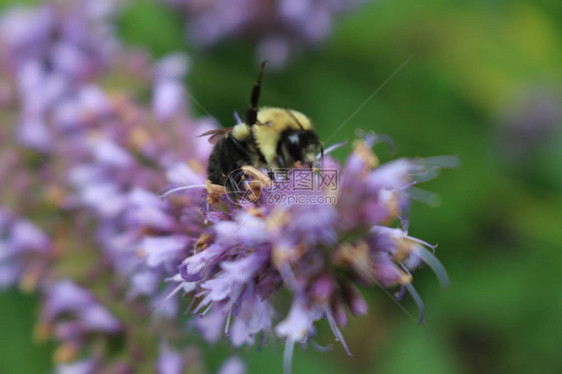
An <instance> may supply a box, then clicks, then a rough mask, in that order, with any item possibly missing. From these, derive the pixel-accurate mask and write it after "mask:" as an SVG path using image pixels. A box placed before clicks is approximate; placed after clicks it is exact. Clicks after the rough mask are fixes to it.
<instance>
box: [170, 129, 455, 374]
mask: <svg viewBox="0 0 562 374" xmlns="http://www.w3.org/2000/svg"><path fill="white" fill-rule="evenodd" d="M375 140H376V137H375V136H374V135H368V136H367V137H366V138H365V139H364V140H358V141H357V142H356V143H355V145H354V151H353V153H352V154H351V156H350V157H349V158H348V159H347V161H346V162H345V164H344V166H343V167H341V166H340V165H338V164H337V163H336V162H335V161H334V160H332V159H330V158H326V159H325V160H323V161H322V162H321V169H320V171H322V170H323V169H324V168H329V169H330V170H336V171H337V172H338V173H337V174H336V175H337V178H339V181H338V183H339V185H338V186H337V188H335V189H334V188H332V187H325V188H319V189H317V190H315V191H307V192H302V191H297V190H294V189H289V190H287V189H285V187H282V185H283V184H285V183H287V182H289V183H290V182H292V181H293V180H294V178H296V176H295V175H294V174H295V173H296V172H297V171H298V169H294V170H293V171H292V172H289V174H288V175H287V176H285V177H286V178H287V179H285V180H284V181H283V183H281V184H277V183H273V182H272V181H268V178H267V177H266V176H265V174H264V175H262V176H261V177H258V178H257V179H258V180H260V181H261V183H266V184H265V185H262V188H261V189H260V193H259V197H258V198H257V199H256V200H255V201H254V202H253V203H250V204H238V203H237V202H235V201H232V200H231V199H229V197H228V196H227V195H225V194H223V193H221V192H217V191H220V188H218V186H212V185H208V186H207V200H208V203H209V205H208V208H207V209H205V210H204V211H203V214H204V216H205V219H206V221H207V222H209V223H210V225H211V230H207V231H205V232H204V233H203V234H201V236H200V238H199V240H198V241H197V243H196V244H195V246H194V247H193V253H192V254H191V255H190V256H188V257H186V258H185V259H184V260H183V261H182V263H181V265H180V266H179V272H178V274H176V276H174V277H173V278H171V279H170V280H171V281H174V282H177V284H178V287H177V288H176V291H177V292H179V291H183V292H184V293H191V294H192V295H193V296H192V301H191V305H190V308H192V309H193V310H192V311H193V313H197V314H199V315H200V318H198V319H195V320H192V324H193V325H194V326H195V327H196V328H197V329H198V331H200V333H201V334H202V336H203V337H204V338H205V339H207V340H208V341H210V342H216V341H218V340H219V339H220V338H221V337H222V336H223V335H227V336H229V339H230V341H231V342H232V344H233V345H234V346H240V345H243V344H254V343H255V341H256V338H259V337H261V339H265V334H267V333H270V332H273V333H274V334H275V335H277V336H278V337H279V338H282V339H284V340H285V342H286V343H285V344H286V352H285V370H286V371H287V372H288V371H289V370H290V361H291V356H292V350H293V347H294V345H295V343H306V342H307V341H309V340H311V339H313V337H314V335H315V331H316V329H315V322H316V321H319V320H321V319H326V320H327V321H328V324H329V325H330V327H331V329H332V331H333V333H334V335H335V337H336V339H337V340H339V341H340V342H341V343H342V345H343V346H344V349H345V350H346V351H347V352H348V353H350V352H349V349H348V347H347V344H346V342H345V339H344V337H343V334H342V333H341V331H340V327H341V326H344V325H346V324H347V321H348V311H349V312H351V314H353V315H364V314H365V313H367V304H366V302H365V300H364V299H363V298H362V296H361V294H360V292H359V289H358V287H369V286H373V285H378V286H381V287H384V288H393V287H398V288H399V291H402V293H403V292H406V291H408V292H409V293H410V294H411V295H412V297H413V298H414V300H415V301H416V303H417V304H418V306H419V308H420V320H422V319H423V303H422V301H421V298H420V297H419V295H418V294H417V292H416V290H415V289H414V287H413V286H412V274H411V271H412V270H414V269H415V268H416V267H418V266H419V265H420V263H422V262H424V263H426V264H427V265H429V267H431V268H432V269H433V270H434V271H435V273H436V274H437V276H438V278H439V280H440V281H441V283H442V284H443V285H447V283H448V278H447V275H446V272H445V270H444V269H443V267H442V265H441V264H440V262H439V261H438V260H437V259H436V258H435V257H434V256H433V253H432V251H433V250H434V249H435V246H432V245H430V244H428V243H425V242H423V241H421V240H419V239H416V238H414V237H411V236H409V235H408V234H407V232H406V231H405V229H403V228H394V227H393V226H392V225H393V224H394V223H395V222H398V223H404V222H405V221H406V217H405V214H406V213H407V208H408V201H409V199H410V195H411V193H412V191H414V190H412V188H414V187H413V186H414V185H415V184H418V183H419V182H422V181H425V180H428V179H431V178H432V177H434V176H436V175H437V173H438V170H439V169H440V168H441V167H448V166H452V165H451V162H454V160H453V159H451V158H447V157H437V158H431V159H425V160H397V161H393V162H390V163H387V164H384V165H380V166H379V165H378V159H377V157H376V156H375V154H374V153H373V152H372V150H371V148H372V145H373V143H374V142H375ZM254 181H256V180H254ZM264 181H265V182H264ZM281 191H282V192H283V193H285V194H292V195H301V196H303V195H304V196H306V197H308V199H307V201H309V202H306V203H303V204H289V203H282V202H281V203H280V202H279V201H276V200H272V199H271V197H272V196H277V195H278V194H279V192H281ZM178 193H179V191H178ZM330 196H332V197H335V200H334V199H328V197H330ZM310 197H314V198H313V199H312V198H310ZM296 201H298V200H296ZM325 201H335V203H333V204H325V203H314V202H325ZM389 225H390V226H389ZM280 289H285V290H288V291H289V292H290V294H291V295H292V296H291V301H290V302H288V303H289V304H290V305H291V306H290V308H288V310H285V309H284V308H281V309H278V308H276V307H274V306H273V305H278V304H279V303H273V300H275V299H276V298H278V297H279V296H278V294H279V292H278V290H280ZM283 316H284V317H283ZM279 319H281V320H279ZM313 344H314V345H316V343H313Z"/></svg>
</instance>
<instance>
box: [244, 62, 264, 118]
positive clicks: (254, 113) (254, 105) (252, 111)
mask: <svg viewBox="0 0 562 374" xmlns="http://www.w3.org/2000/svg"><path fill="white" fill-rule="evenodd" d="M266 63H267V61H262V62H261V65H260V72H259V74H258V80H257V82H256V84H254V87H253V88H252V93H251V94H250V107H249V108H248V110H246V118H245V122H246V125H248V126H253V125H255V124H256V122H257V121H258V103H259V100H260V91H261V80H262V78H263V73H264V71H265V64H266Z"/></svg>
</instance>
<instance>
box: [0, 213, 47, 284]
mask: <svg viewBox="0 0 562 374" xmlns="http://www.w3.org/2000/svg"><path fill="white" fill-rule="evenodd" d="M51 252H52V244H51V241H50V239H49V238H48V236H47V235H46V234H45V233H44V232H43V231H42V230H41V229H39V228H38V227H37V226H36V225H34V224H33V223H32V222H30V221H28V220H26V219H21V218H17V217H16V216H15V215H13V214H12V213H10V212H8V211H7V210H4V209H2V208H0V288H5V287H7V286H11V285H13V284H14V283H16V282H18V281H19V282H20V285H21V287H22V288H23V289H24V290H27V291H30V290H32V289H34V288H35V285H36V284H37V282H38V281H39V279H40V278H41V277H42V275H43V274H44V273H45V271H46V266H47V264H48V261H49V257H50V256H51V254H52V253H51Z"/></svg>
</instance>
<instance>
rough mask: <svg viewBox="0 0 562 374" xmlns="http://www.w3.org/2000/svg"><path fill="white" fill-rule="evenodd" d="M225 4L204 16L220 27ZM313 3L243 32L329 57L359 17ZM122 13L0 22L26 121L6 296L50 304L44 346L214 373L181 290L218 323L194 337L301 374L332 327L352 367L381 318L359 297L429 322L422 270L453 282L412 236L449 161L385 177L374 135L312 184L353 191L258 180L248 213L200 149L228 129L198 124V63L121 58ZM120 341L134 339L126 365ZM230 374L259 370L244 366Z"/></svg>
mask: <svg viewBox="0 0 562 374" xmlns="http://www.w3.org/2000/svg"><path fill="white" fill-rule="evenodd" d="M219 3H221V2H216V4H214V5H213V6H211V8H208V9H202V10H201V12H199V10H197V9H195V8H193V9H195V10H197V12H195V13H193V14H206V17H211V21H212V20H213V19H212V17H214V16H213V9H215V6H216V9H218V8H221V9H222V7H219V5H220V4H219ZM186 4H189V8H190V9H191V7H195V6H196V5H197V6H203V5H198V4H199V3H197V4H196V3H195V2H187V3H186ZM221 4H222V3H221ZM225 4H226V3H225ZM299 4H300V3H299ZM299 4H297V3H296V2H290V1H280V2H275V3H267V2H248V4H247V5H248V6H247V7H246V9H250V12H248V11H247V12H246V13H244V17H242V16H241V14H242V13H240V12H241V10H240V9H241V8H236V9H237V11H238V12H239V13H240V14H239V15H240V17H241V18H240V20H239V21H236V22H234V21H233V23H232V24H230V25H231V26H232V25H233V24H235V25H237V26H236V27H238V29H240V30H245V28H246V27H248V24H255V25H256V26H258V27H261V26H260V25H261V23H260V22H254V21H255V18H256V17H257V16H258V15H259V16H260V17H258V18H259V19H260V20H261V19H262V18H263V16H266V15H268V14H269V16H268V17H270V18H269V19H270V20H274V22H273V23H272V24H275V25H276V26H275V27H274V28H273V29H271V30H272V31H268V32H267V33H263V35H264V37H266V36H267V37H269V36H275V35H276V34H272V32H273V31H275V30H281V31H283V30H285V29H286V30H289V31H290V32H291V33H293V32H295V34H294V35H293V34H290V35H293V36H291V38H292V37H295V38H296V37H297V36H298V35H299V33H304V34H305V35H307V36H306V40H307V42H308V43H313V42H314V43H316V42H318V41H320V40H321V39H323V38H324V37H325V32H327V30H329V25H330V23H331V20H332V17H333V14H335V13H337V12H340V11H342V10H344V9H347V7H348V5H345V4H343V2H339V1H335V2H334V1H332V2H327V3H326V4H324V3H323V2H319V3H316V2H303V3H302V4H300V5H299ZM303 4H307V5H303ZM321 4H323V5H326V7H324V8H323V7H321V6H320V5H321ZM239 5H240V4H239ZM328 5H329V6H328ZM225 6H226V5H225ZM229 6H230V5H228V6H226V7H227V9H228V7H229ZM260 6H261V7H264V6H267V9H261V8H260ZM271 8H273V9H271ZM260 9H261V10H260ZM117 10H118V7H117V6H116V5H115V2H113V1H94V0H81V1H77V2H68V3H59V2H53V3H47V4H44V5H41V6H39V7H36V8H25V9H14V10H11V11H9V12H7V13H5V14H4V15H2V16H1V19H0V29H1V30H2V33H1V34H0V35H1V37H0V74H1V77H2V78H3V79H2V80H3V82H5V83H2V85H1V86H0V111H2V114H3V115H5V116H6V118H9V119H11V121H10V122H11V126H8V128H7V129H2V130H0V142H1V143H2V146H3V147H2V151H0V161H1V162H0V176H1V177H2V179H3V180H4V179H9V181H10V183H9V184H8V186H7V188H5V189H3V191H2V193H1V194H0V199H1V200H0V203H1V204H0V205H1V206H2V208H1V209H0V285H1V286H3V287H4V286H8V285H13V284H15V283H18V282H19V284H20V285H22V286H23V288H24V289H26V290H34V289H35V290H37V291H38V292H40V293H41V295H42V300H43V301H42V312H41V316H40V321H39V324H38V328H37V334H38V336H39V337H42V338H53V339H55V340H56V341H57V342H58V343H59V348H58V349H57V351H56V353H55V358H56V361H57V363H58V364H59V366H58V372H60V373H94V372H112V373H113V372H116V373H121V372H122V373H128V372H138V371H139V370H140V369H141V368H144V369H146V367H150V368H153V369H154V370H157V371H158V372H159V373H163V374H168V373H170V374H175V373H180V372H182V370H184V369H186V368H187V367H189V369H190V370H191V371H192V372H199V370H200V369H201V365H200V364H199V358H198V354H197V352H196V350H194V349H193V348H191V347H189V346H188V345H187V344H186V343H185V339H183V333H182V334H180V335H182V336H180V337H178V334H177V331H178V329H179V327H178V326H179V325H180V324H183V321H182V317H180V316H181V315H182V314H181V313H180V311H181V310H180V309H181V302H182V301H183V300H180V299H179V298H175V297H174V295H176V294H178V293H183V294H184V295H191V297H190V298H191V300H190V305H189V306H188V307H187V308H188V310H190V311H191V312H193V313H195V314H198V315H200V318H192V319H191V320H190V322H189V325H190V326H191V327H193V328H194V330H195V331H198V332H199V334H200V335H201V336H203V337H204V338H205V339H206V340H207V341H209V342H216V341H218V340H219V339H220V338H221V337H222V336H224V335H225V334H226V335H228V336H229V340H230V342H231V343H232V345H233V346H241V345H244V344H254V343H255V342H256V340H257V341H258V342H259V341H260V339H264V338H265V337H266V334H274V335H276V336H277V337H278V338H280V339H283V340H285V345H286V350H285V361H284V362H285V368H286V370H287V371H288V370H289V369H290V361H291V356H292V351H293V347H294V345H295V344H296V343H302V344H304V343H307V342H310V343H311V344H313V345H315V346H316V343H315V342H314V341H313V339H314V336H315V329H316V328H315V324H316V322H317V321H320V320H323V319H326V320H327V322H328V324H329V326H330V327H331V329H332V330H333V332H334V335H335V336H336V338H337V339H338V340H339V341H340V342H341V343H342V344H343V346H344V348H345V349H346V351H348V352H349V349H348V347H347V344H346V342H345V339H344V337H343V334H342V332H341V331H340V328H341V327H342V326H344V325H345V324H346V323H347V318H348V312H350V313H351V314H353V315H363V314H365V313H366V312H367V304H366V302H365V300H364V299H363V298H362V296H361V293H360V290H359V288H365V287H369V286H373V285H379V286H382V287H384V288H394V287H396V288H398V290H399V293H405V292H406V291H407V292H409V293H410V294H411V295H412V296H413V298H414V300H415V301H416V303H417V304H418V305H419V306H420V310H421V311H422V314H423V304H422V301H421V298H420V297H419V295H418V294H417V293H416V291H415V289H414V288H413V286H412V274H411V271H412V270H414V269H415V268H416V267H418V266H419V265H420V264H421V263H426V264H427V265H428V266H429V267H431V268H432V269H433V270H434V271H435V272H436V274H437V276H438V278H439V279H440V281H441V282H442V283H443V284H446V283H447V276H446V273H445V271H444V269H443V268H442V266H441V264H440V263H439V261H438V260H437V259H436V258H435V257H434V256H433V253H432V250H434V246H431V245H429V244H427V243H425V242H423V241H421V240H419V239H416V238H413V237H411V236H409V235H408V233H407V230H406V222H407V212H408V206H409V201H410V200H411V199H412V198H415V197H416V196H419V195H420V194H421V195H422V196H423V193H420V191H421V190H417V188H416V187H414V185H416V184H418V183H420V182H423V181H425V180H428V179H431V178H433V177H435V176H436V175H437V173H438V171H439V169H440V168H441V167H445V166H450V165H447V162H449V161H450V160H449V159H446V158H433V159H426V160H397V161H394V162H390V163H387V164H384V165H379V160H378V159H377V157H376V155H375V154H374V153H373V151H372V147H373V145H374V143H375V142H376V141H377V140H378V139H377V138H376V137H375V136H374V135H370V134H369V135H366V136H365V137H364V139H360V140H358V141H357V142H356V143H355V144H354V150H353V152H352V154H351V155H350V157H349V158H348V159H347V160H346V161H345V163H344V164H343V165H340V164H338V163H337V162H336V161H334V160H333V159H331V158H330V157H325V158H324V159H322V160H321V161H319V163H318V166H319V167H320V170H319V172H318V173H315V174H310V175H314V178H316V177H318V176H319V175H320V174H321V171H322V170H323V169H329V170H332V171H336V183H337V185H336V186H335V187H336V188H334V186H322V187H321V188H317V189H315V190H313V191H306V192H303V191H298V190H296V189H288V190H287V189H285V188H282V186H283V185H284V184H286V183H291V182H293V181H295V180H296V179H297V178H298V177H297V173H298V169H294V170H293V171H289V172H288V173H287V175H286V176H284V177H283V178H282V179H281V182H283V183H278V182H279V181H277V180H274V181H271V180H269V178H268V177H267V176H266V175H265V174H263V173H262V172H261V171H258V170H255V169H254V174H253V175H254V177H253V178H250V180H248V181H247V182H248V183H247V184H246V185H247V186H253V187H252V188H254V189H255V187H256V183H257V185H258V188H257V192H258V194H257V195H256V196H255V197H254V198H253V199H252V200H251V201H250V202H249V203H247V204H241V203H240V201H235V200H232V199H231V198H229V197H230V196H229V195H228V194H226V193H225V190H224V187H223V186H216V185H211V184H209V182H208V181H207V180H206V179H207V178H206V173H205V169H206V161H207V159H208V156H209V154H210V152H211V148H212V145H210V144H209V143H208V142H207V141H206V140H205V139H202V138H198V137H197V135H199V134H201V133H203V132H205V131H207V130H210V129H213V128H216V124H215V123H214V122H213V121H211V120H209V119H199V120H194V119H192V118H191V117H190V116H189V114H188V105H187V103H186V101H185V97H184V95H183V92H182V87H181V84H180V83H179V82H180V81H181V80H182V79H183V77H184V75H185V74H187V72H188V70H189V61H188V60H187V59H186V58H185V56H182V55H170V56H167V57H165V58H163V59H162V60H160V61H158V62H156V63H152V62H151V61H150V60H149V58H148V56H147V55H146V54H145V53H143V52H142V51H138V50H130V49H127V48H118V47H119V41H118V39H117V38H116V37H115V35H114V34H113V26H112V22H111V20H112V19H113V18H114V17H115V14H116V11H117ZM258 10H260V12H258ZM190 11H191V10H190ZM222 11H223V10H221V12H222ZM254 11H255V12H256V14H254V13H253V12H254ZM221 14H222V13H221ZM236 14H238V13H232V14H230V15H228V14H227V15H228V16H229V17H234V18H236V17H237V16H236V17H235V15H236ZM279 14H282V16H280V15H279ZM222 17H226V15H224V14H223V15H222ZM245 17H249V18H245ZM278 17H281V18H278ZM307 17H308V18H307ZM195 19H196V18H195ZM305 19H308V20H309V21H311V23H310V25H309V24H306V25H305V22H304V20H305ZM299 20H300V21H299ZM312 21H314V22H312ZM207 22H209V21H205V22H204V25H205V26H208V24H207ZM211 23H212V22H211ZM219 23H220V22H219ZM227 25H228V24H226V26H227ZM318 25H321V26H322V25H324V26H322V27H320V26H318ZM220 26H221V27H222V26H224V25H223V24H221V25H220ZM226 26H225V27H226ZM305 26H306V27H311V29H310V30H308V29H306V30H304V29H303V28H304V27H305ZM232 27H234V26H232ZM230 30H231V31H229V32H226V33H232V30H234V29H230ZM268 30H269V29H268ZM295 30H300V31H298V32H297V31H295ZM307 30H308V31H307ZM318 30H320V31H322V30H325V31H323V32H320V31H318ZM244 32H246V31H244ZM221 33H223V31H221V32H220V33H218V34H216V33H215V34H216V35H219V36H218V37H221ZM210 35H212V33H210ZM218 37H217V38H218ZM288 40H289V39H288ZM291 48H292V47H291ZM4 78H5V79H4ZM116 80H118V82H119V84H117V85H116V84H115V83H114V82H115V81H116ZM147 96H149V97H150V98H151V99H150V100H149V101H148V102H147V101H144V102H143V100H142V99H141V98H142V97H147ZM14 139H15V141H14ZM4 145H5V147H4ZM166 188H170V190H169V193H167V194H166V195H165V199H161V195H160V193H161V192H162V191H163V190H165V189H166ZM281 195H283V196H285V197H287V199H286V200H279V199H278V197H279V196H281ZM301 197H305V198H306V199H305V200H306V202H302V203H301V202H300V203H290V201H293V200H294V201H302V199H300V198H301ZM293 198H294V199H293ZM297 198H299V199H297ZM326 202H330V203H326ZM12 212H14V213H12ZM23 217H29V218H23ZM32 222H33V223H32ZM280 291H281V292H280ZM287 297H289V298H290V299H287ZM284 298H285V299H284ZM275 300H280V302H274V301H275ZM283 301H286V302H285V305H287V307H286V308H284V307H282V305H283ZM279 305H281V307H280V306H279ZM150 317H154V318H150ZM187 333H188V332H187V331H186V334H187ZM114 339H115V340H124V341H125V343H123V344H122V345H123V347H121V351H120V352H119V354H115V352H112V351H111V347H112V346H113V345H112V344H110V343H111V341H112V340H114ZM123 356H127V357H129V356H131V357H134V358H135V359H134V360H124V359H123V358H122V357H123ZM221 372H225V373H226V372H244V368H243V366H242V364H241V363H240V361H239V360H238V359H236V358H233V359H231V360H229V361H228V362H227V363H225V365H224V367H223V368H222V369H221Z"/></svg>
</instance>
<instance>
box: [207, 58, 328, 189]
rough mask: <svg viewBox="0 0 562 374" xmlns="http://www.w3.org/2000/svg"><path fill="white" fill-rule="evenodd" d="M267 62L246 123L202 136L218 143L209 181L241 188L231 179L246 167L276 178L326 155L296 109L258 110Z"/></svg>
mask: <svg viewBox="0 0 562 374" xmlns="http://www.w3.org/2000/svg"><path fill="white" fill-rule="evenodd" d="M265 63H266V62H265V61H264V62H262V63H261V67H260V71H259V74H258V79H257V82H256V83H255V84H254V86H253V88H252V91H251V94H250V107H249V108H248V109H247V110H246V113H245V117H244V121H243V122H242V123H238V124H237V125H235V126H234V127H230V128H224V129H218V130H211V131H208V132H206V133H204V134H201V135H200V136H209V135H210V138H209V141H210V142H211V143H213V144H215V146H214V148H213V151H212V152H211V155H210V157H209V163H208V166H207V172H208V178H209V180H210V181H211V183H213V184H218V185H221V186H225V187H227V188H228V190H235V189H237V187H238V186H237V184H238V182H237V179H236V177H235V178H234V180H233V179H232V178H231V176H232V173H233V172H235V171H236V170H239V169H240V168H241V167H242V166H253V167H255V168H257V169H266V170H268V173H269V175H270V176H272V175H273V172H274V170H275V169H287V168H293V167H308V168H311V167H312V165H313V163H314V161H315V160H316V155H317V154H318V151H319V150H320V152H321V153H322V154H323V152H324V150H323V147H322V144H321V143H320V141H319V139H318V135H317V134H316V131H314V128H313V125H312V122H311V121H310V119H309V118H308V117H307V116H305V115H304V114H302V113H301V112H298V111H296V110H292V109H284V108H271V107H262V108H259V107H258V103H259V97H260V91H261V82H262V78H263V74H264V70H265Z"/></svg>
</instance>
